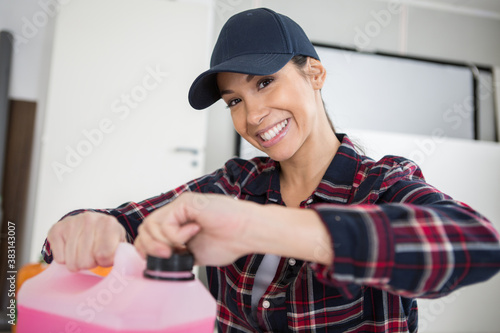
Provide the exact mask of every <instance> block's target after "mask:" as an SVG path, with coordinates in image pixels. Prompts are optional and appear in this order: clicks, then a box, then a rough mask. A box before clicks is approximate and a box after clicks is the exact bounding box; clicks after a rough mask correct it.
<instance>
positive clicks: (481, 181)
mask: <svg viewBox="0 0 500 333" xmlns="http://www.w3.org/2000/svg"><path fill="white" fill-rule="evenodd" d="M350 138H351V139H353V140H355V141H357V143H359V144H360V145H361V146H363V147H364V149H365V152H366V154H367V155H368V156H371V157H372V158H375V159H379V158H381V157H382V156H384V155H399V156H405V157H407V158H411V159H413V160H414V161H415V162H417V163H418V164H419V165H420V167H421V168H422V171H423V173H424V176H425V178H426V180H427V182H428V183H430V184H432V185H434V186H436V187H437V188H438V189H439V190H441V191H443V192H445V193H446V194H448V195H451V196H452V197H453V198H455V199H457V200H459V201H463V202H465V203H466V204H468V205H470V206H471V207H473V208H474V209H476V210H477V211H478V212H480V213H481V214H483V215H485V216H486V217H487V218H488V219H489V220H490V221H491V222H492V223H493V225H494V226H495V227H496V229H497V230H499V231H500V206H499V205H498V198H500V186H498V184H500V172H499V171H498V170H499V169H498V166H499V165H500V144H498V143H492V142H484V141H470V140H461V139H453V138H449V137H443V136H420V135H406V134H396V133H384V132H374V131H355V132H353V133H351V135H350ZM499 308H500V274H497V275H496V276H494V277H493V278H492V279H490V280H489V281H487V282H485V283H481V284H477V285H473V286H469V287H466V288H463V289H461V290H459V291H457V292H456V293H452V294H451V295H449V296H447V297H445V298H440V299H436V300H419V327H420V329H419V332H420V331H422V332H426V333H433V332H435V333H437V332H443V333H444V332H446V333H470V332H475V333H487V332H498V309H499Z"/></svg>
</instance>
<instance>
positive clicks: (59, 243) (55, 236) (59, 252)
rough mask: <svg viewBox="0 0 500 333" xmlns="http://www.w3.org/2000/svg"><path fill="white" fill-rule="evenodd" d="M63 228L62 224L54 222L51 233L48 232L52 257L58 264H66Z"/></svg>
mask: <svg viewBox="0 0 500 333" xmlns="http://www.w3.org/2000/svg"><path fill="white" fill-rule="evenodd" d="M62 231H63V230H62V228H61V225H60V224H57V223H56V224H54V225H53V226H52V228H50V230H49V233H48V234H47V241H48V242H49V244H50V252H51V253H52V258H53V259H54V260H55V261H56V262H57V263H58V264H64V263H65V258H64V248H65V240H64V237H63V235H62Z"/></svg>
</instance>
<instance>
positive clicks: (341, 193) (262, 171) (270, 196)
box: [241, 134, 361, 203]
mask: <svg viewBox="0 0 500 333" xmlns="http://www.w3.org/2000/svg"><path fill="white" fill-rule="evenodd" d="M336 135H337V138H338V139H339V141H340V142H341V145H340V147H339V148H338V150H337V152H336V154H335V156H334V158H333V160H332V162H331V163H330V166H329V167H328V169H327V170H326V172H325V174H324V175H323V178H322V180H321V182H320V184H319V185H318V187H317V188H316V190H315V191H314V193H313V196H316V199H317V200H318V201H322V202H338V203H347V202H349V201H350V198H351V193H352V187H353V182H354V177H355V175H356V172H357V170H358V168H359V163H360V160H361V158H360V156H359V154H358V153H357V152H356V150H355V148H354V145H353V144H352V142H351V140H349V138H348V136H347V135H345V134H336ZM261 162H262V160H261ZM256 169H257V170H256V173H257V174H256V176H255V177H254V178H253V179H252V180H251V181H249V182H248V183H247V184H246V185H245V186H244V187H243V188H242V189H241V192H242V193H246V194H249V195H264V194H265V195H266V196H267V200H268V201H270V202H276V203H278V202H279V201H280V200H281V194H280V182H279V169H280V166H279V162H276V161H274V160H272V159H270V158H267V159H266V163H263V164H259V165H258V166H256Z"/></svg>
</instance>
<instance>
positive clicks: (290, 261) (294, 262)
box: [288, 258, 297, 266]
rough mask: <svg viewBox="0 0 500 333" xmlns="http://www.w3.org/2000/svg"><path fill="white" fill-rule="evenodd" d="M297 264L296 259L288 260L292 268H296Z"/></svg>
mask: <svg viewBox="0 0 500 333" xmlns="http://www.w3.org/2000/svg"><path fill="white" fill-rule="evenodd" d="M296 263H297V261H296V260H295V259H293V258H290V259H288V264H289V265H290V266H295V264H296Z"/></svg>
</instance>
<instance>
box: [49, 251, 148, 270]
mask: <svg viewBox="0 0 500 333" xmlns="http://www.w3.org/2000/svg"><path fill="white" fill-rule="evenodd" d="M145 267H146V260H144V259H143V258H142V257H141V256H140V255H139V253H138V252H137V250H136V249H135V247H134V246H133V245H132V244H129V243H120V244H119V245H118V247H117V248H116V252H115V258H114V262H113V268H112V269H111V272H110V274H113V273H114V274H116V273H118V274H120V275H121V276H131V277H132V276H133V277H141V276H142V274H143V271H144V268H145ZM71 274H93V275H94V273H92V272H90V271H88V270H84V271H80V272H76V273H75V272H71V271H70V270H68V269H67V268H66V265H64V264H58V263H57V262H55V261H52V263H51V264H50V265H49V267H47V269H46V272H45V274H44V276H46V277H47V278H51V277H53V276H57V277H63V276H65V275H71Z"/></svg>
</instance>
